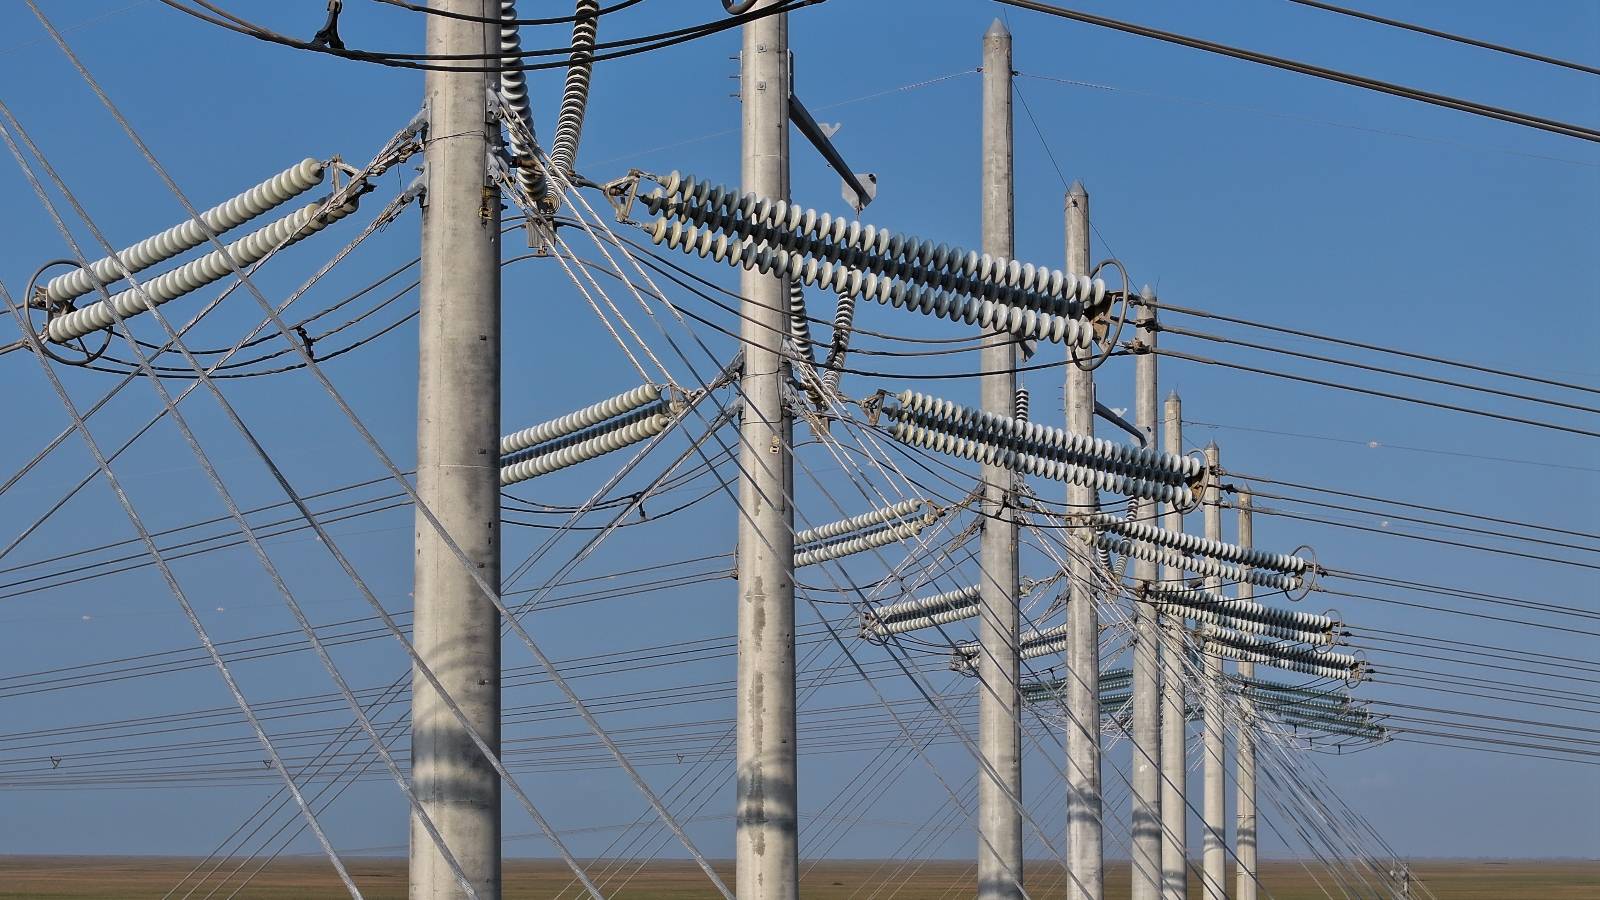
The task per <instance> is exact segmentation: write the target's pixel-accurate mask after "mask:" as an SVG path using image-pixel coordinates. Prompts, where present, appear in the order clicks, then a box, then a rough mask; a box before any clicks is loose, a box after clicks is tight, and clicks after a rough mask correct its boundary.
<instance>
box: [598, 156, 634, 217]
mask: <svg viewBox="0 0 1600 900" xmlns="http://www.w3.org/2000/svg"><path fill="white" fill-rule="evenodd" d="M644 177H645V174H644V173H643V172H642V171H640V170H638V169H629V170H628V174H626V175H624V176H622V177H621V178H618V179H616V180H615V181H608V182H606V183H605V184H603V185H601V186H600V188H601V190H602V191H603V192H604V193H605V196H606V202H607V203H610V204H611V208H612V209H614V210H616V212H617V221H618V222H623V223H626V222H630V221H632V215H633V203H634V201H635V200H637V199H639V180H640V179H641V178H644Z"/></svg>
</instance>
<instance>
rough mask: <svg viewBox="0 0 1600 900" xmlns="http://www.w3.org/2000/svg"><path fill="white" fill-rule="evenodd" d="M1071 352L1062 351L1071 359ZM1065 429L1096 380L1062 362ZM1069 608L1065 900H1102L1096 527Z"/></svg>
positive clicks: (1075, 247) (1079, 537)
mask: <svg viewBox="0 0 1600 900" xmlns="http://www.w3.org/2000/svg"><path fill="white" fill-rule="evenodd" d="M1066 207H1067V271H1069V272H1072V273H1073V274H1080V275H1086V274H1088V272H1089V193H1088V192H1087V191H1085V190H1084V189H1083V185H1082V184H1080V183H1076V182H1074V183H1073V185H1072V187H1071V189H1069V190H1068V191H1067V201H1066ZM1074 352H1075V351H1073V350H1072V349H1070V348H1069V349H1068V350H1067V353H1068V356H1069V357H1070V356H1071V355H1072V354H1073V353H1074ZM1066 401H1067V430H1068V431H1071V432H1074V433H1077V434H1086V435H1092V434H1094V375H1093V373H1092V372H1086V371H1084V370H1083V369H1080V368H1078V366H1076V365H1074V364H1073V363H1072V362H1071V361H1070V359H1069V361H1068V363H1067V384H1066ZM1098 493H1099V492H1098V491H1096V490H1095V489H1094V488H1093V487H1092V486H1089V485H1081V484H1069V485H1067V514H1068V515H1069V516H1073V517H1077V516H1083V515H1087V514H1088V513H1091V512H1094V511H1095V509H1096V507H1097V506H1098V505H1099V498H1098V496H1097V495H1098ZM1072 537H1073V541H1072V547H1073V549H1074V550H1075V551H1076V552H1075V553H1073V555H1072V557H1071V558H1070V559H1069V560H1068V561H1067V564H1068V575H1069V578H1068V602H1067V627H1068V634H1067V714H1068V716H1069V717H1070V718H1071V719H1072V722H1073V725H1071V726H1069V727H1068V729H1067V865H1068V866H1070V867H1071V871H1070V873H1069V874H1068V877H1067V896H1068V897H1069V898H1072V900H1100V897H1101V894H1102V892H1103V891H1104V888H1105V882H1104V867H1105V852H1104V835H1103V833H1102V831H1101V820H1100V615H1099V613H1098V612H1097V611H1096V610H1095V608H1094V600H1095V598H1094V591H1093V589H1092V588H1091V586H1090V585H1092V584H1093V580H1094V569H1093V567H1092V566H1091V565H1090V562H1089V559H1090V554H1091V553H1092V552H1093V550H1092V549H1091V548H1093V546H1094V529H1092V528H1089V527H1087V526H1084V525H1074V527H1073V529H1072Z"/></svg>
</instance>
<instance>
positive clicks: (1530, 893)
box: [0, 856, 1600, 900]
mask: <svg viewBox="0 0 1600 900" xmlns="http://www.w3.org/2000/svg"><path fill="white" fill-rule="evenodd" d="M347 862H348V864H349V865H350V868H351V873H352V874H353V875H354V876H355V878H356V880H357V882H358V884H359V885H360V887H361V889H362V893H363V894H364V895H365V896H366V897H368V898H371V900H400V898H404V897H405V895H406V883H405V874H406V872H405V864H404V862H403V861H401V860H395V859H358V860H349V861H347ZM193 864H194V863H193V861H192V860H183V859H171V858H150V857H70V856H61V857H0V900H23V898H28V900H90V898H94V900H101V898H106V900H112V898H115V900H147V898H149V900H155V898H160V897H162V896H163V895H165V894H166V893H167V892H168V890H170V889H171V888H172V887H173V885H175V884H176V883H177V882H178V880H179V879H180V878H182V877H183V874H184V873H185V872H187V871H189V869H190V868H191V867H192V866H193ZM600 868H601V867H596V869H595V871H596V872H598V871H599V869H600ZM720 868H723V869H724V875H723V877H724V878H726V879H728V881H729V883H730V884H731V883H732V873H731V872H728V871H726V869H727V867H726V866H721V867H720ZM895 869H896V864H893V863H890V864H884V863H880V862H876V861H843V860H841V861H830V862H826V863H822V864H820V865H818V866H817V867H816V868H815V869H813V870H811V871H810V872H809V873H808V874H807V876H806V878H805V880H804V881H803V882H802V885H801V893H802V894H803V895H804V896H805V897H807V898H819V900H844V898H847V897H851V896H856V897H861V898H865V897H867V896H868V895H871V894H873V893H874V890H875V889H876V890H877V894H876V896H878V897H880V898H887V897H888V896H889V895H890V894H893V896H894V897H895V898H896V900H936V898H943V897H962V896H969V895H970V894H971V893H972V880H971V879H972V875H971V870H970V869H969V867H968V864H966V863H960V862H932V863H925V864H923V865H922V866H921V867H920V868H917V869H916V871H914V872H913V871H911V868H910V867H907V868H906V869H905V870H904V871H901V872H900V873H899V874H898V875H894V874H893V873H894V870H895ZM1311 871H1312V872H1313V873H1315V874H1316V875H1317V876H1318V877H1320V878H1323V879H1324V880H1325V881H1326V878H1327V876H1326V874H1325V873H1324V872H1322V871H1321V870H1319V869H1317V868H1316V867H1314V866H1313V867H1312V869H1311ZM1412 871H1413V872H1414V873H1416V875H1417V877H1419V878H1421V879H1422V880H1423V881H1425V882H1426V883H1427V884H1428V886H1429V888H1430V889H1432V891H1433V892H1434V894H1436V895H1437V896H1438V897H1439V898H1440V900H1516V898H1530V900H1580V898H1581V900H1600V861H1591V862H1569V861H1509V862H1498V861H1468V860H1460V861H1457V860H1433V861H1418V862H1413V864H1412ZM1053 875H1058V871H1057V870H1055V869H1054V867H1052V866H1049V865H1048V864H1045V863H1039V864H1037V865H1035V866H1033V867H1032V868H1031V869H1030V877H1029V881H1030V882H1032V884H1031V885H1030V890H1029V893H1030V894H1031V896H1033V897H1035V898H1038V900H1046V898H1058V897H1061V896H1062V894H1063V890H1062V888H1061V885H1060V880H1059V878H1052V877H1051V876H1053ZM1108 875H1109V876H1111V877H1110V878H1109V880H1110V883H1108V884H1107V886H1106V888H1107V889H1106V900H1122V898H1125V897H1127V895H1128V874H1127V866H1126V864H1125V863H1124V864H1121V865H1115V866H1109V865H1108ZM567 882H568V875H567V873H566V870H565V868H564V867H563V866H562V865H561V864H560V863H558V862H547V861H534V860H518V861H514V862H508V863H507V864H506V889H505V897H506V898H508V900H509V898H517V900H532V898H540V897H553V896H554V895H556V894H557V893H559V892H560V890H561V888H562V887H563V886H565V885H566V884H567ZM1326 883H1327V884H1328V888H1329V893H1331V894H1332V895H1334V896H1338V895H1339V891H1338V889H1337V888H1336V887H1334V886H1333V884H1332V882H1326ZM1262 884H1263V887H1264V888H1265V890H1264V891H1263V897H1267V896H1270V897H1272V898H1274V900H1311V898H1321V897H1324V896H1327V894H1325V893H1324V892H1323V890H1322V889H1321V888H1319V887H1318V886H1317V884H1316V883H1315V882H1314V881H1313V880H1312V878H1311V876H1310V875H1308V874H1307V872H1306V870H1305V869H1303V868H1302V867H1301V866H1300V865H1299V864H1298V863H1293V862H1271V863H1267V864H1265V865H1264V866H1263V867H1262ZM863 885H865V886H866V889H865V890H860V889H861V888H862V887H863ZM885 885H887V886H885ZM235 886H237V881H235V882H233V883H232V884H230V885H229V887H228V888H227V889H226V890H222V891H218V892H217V893H216V894H215V895H214V896H217V897H223V896H227V895H229V893H230V891H231V890H232V889H233V887H235ZM958 886H959V887H958ZM897 887H898V890H896V888H897ZM953 887H956V888H957V889H956V890H951V888H953ZM206 890H209V887H208V888H207V889H206ZM858 890H859V893H857V892H858ZM947 892H948V893H947ZM179 893H180V894H181V893H182V892H179ZM204 893H206V891H204V890H203V891H200V892H198V894H197V896H198V895H203V894H204ZM606 893H607V895H608V896H612V897H616V898H618V900H680V898H689V897H709V896H715V894H714V892H713V891H711V890H710V889H709V888H708V886H707V882H706V881H705V878H704V876H702V875H701V874H700V872H699V870H698V869H696V868H694V866H693V865H691V864H688V863H679V862H671V861H667V862H657V863H654V864H653V865H652V866H651V867H650V868H649V869H648V870H646V871H644V872H640V873H638V874H637V875H636V876H634V878H633V879H632V880H631V881H630V882H629V883H628V885H627V886H626V887H625V888H623V889H621V890H615V889H614V886H607V890H606ZM236 896H237V897H239V898H253V900H271V898H283V900H338V898H341V897H346V896H348V895H347V894H346V893H345V891H344V890H343V888H342V887H341V886H340V884H339V882H338V880H337V879H336V878H335V877H334V875H333V874H332V871H331V870H330V869H329V868H328V866H327V865H326V863H324V862H322V861H321V860H316V861H312V860H307V859H291V860H283V861H280V862H277V863H275V864H273V865H272V866H270V867H268V869H267V870H266V871H265V872H263V873H262V874H261V875H260V876H259V877H257V878H256V879H255V881H254V882H252V883H251V884H250V885H249V886H248V887H246V888H245V889H244V890H243V891H241V892H240V893H238V894H237V895H236ZM566 896H568V897H573V896H574V894H572V893H571V892H570V891H569V892H568V893H567V894H566ZM1190 896H1195V897H1198V896H1200V894H1199V891H1198V886H1195V888H1194V889H1192V890H1191V894H1190ZM1415 896H1425V895H1424V894H1422V892H1421V891H1417V892H1416V894H1415Z"/></svg>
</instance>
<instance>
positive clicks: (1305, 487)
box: [1227, 472, 1600, 540]
mask: <svg viewBox="0 0 1600 900" xmlns="http://www.w3.org/2000/svg"><path fill="white" fill-rule="evenodd" d="M1227 474H1229V475H1232V476H1234V477H1235V478H1242V479H1244V480H1246V481H1259V482H1263V483H1265V484H1277V485H1282V486H1283V487H1288V488H1295V489H1297V490H1302V491H1315V492H1316V493H1319V494H1331V495H1333V496H1335V497H1350V498H1352V499H1355V500H1367V501H1370V502H1373V503H1385V504H1388V505H1390V506H1403V507H1405V508H1407V509H1420V510H1422V511H1424V512H1436V513H1443V514H1445V515H1449V516H1460V517H1461V518H1464V519H1477V520H1478V521H1480V522H1494V523H1496V524H1499V525H1512V526H1515V527H1518V528H1532V529H1536V530H1538V531H1549V532H1552V533H1555V534H1567V535H1571V536H1573V537H1582V538H1592V539H1594V540H1600V534H1596V533H1595V532H1592V531H1574V530H1572V529H1570V528H1557V527H1555V526H1553V525H1541V524H1539V523H1537V522H1524V521H1521V520H1519V519H1508V518H1505V517H1504V516H1489V515H1484V514H1483V513H1473V512H1464V511H1462V510H1459V509H1447V508H1445V507H1441V506H1427V505H1425V504H1421V503H1410V502H1407V501H1405V500H1395V499H1393V498H1390V497H1374V496H1372V495H1371V494H1358V493H1354V492H1351V491H1341V490H1336V489H1334V488H1327V487H1319V486H1317V485H1314V484H1304V483H1301V482H1295V481H1285V480H1283V479H1281V478H1268V477H1267V476H1265V475H1247V474H1245V473H1243V472H1228V473H1227ZM1252 492H1254V491H1252ZM1282 499H1285V500H1288V499H1293V498H1289V497H1284V498H1282ZM1297 502H1308V501H1297ZM1375 515H1376V513H1375ZM1451 527H1455V526H1451Z"/></svg>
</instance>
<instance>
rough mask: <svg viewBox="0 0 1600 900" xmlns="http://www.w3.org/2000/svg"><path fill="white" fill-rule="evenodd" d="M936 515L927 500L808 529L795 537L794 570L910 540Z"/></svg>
mask: <svg viewBox="0 0 1600 900" xmlns="http://www.w3.org/2000/svg"><path fill="white" fill-rule="evenodd" d="M939 515H940V510H939V508H938V507H936V506H934V505H933V504H931V503H929V502H927V501H926V500H903V501H901V502H899V503H895V504H891V505H889V506H886V507H881V508H878V509H872V510H868V511H867V512H864V513H861V514H860V515H856V516H851V517H849V518H846V519H841V520H839V521H837V522H829V523H827V524H825V525H819V526H817V527H816V528H808V529H806V530H804V531H800V532H797V533H796V534H795V539H794V564H795V567H796V568H799V567H801V566H810V565H815V564H817V563H821V562H827V561H829V560H834V559H843V558H844V557H846V556H853V555H855V554H857V553H865V552H867V551H868V550H876V549H878V548H879V547H887V546H889V545H890V544H897V543H899V542H901V541H905V540H910V539H911V538H914V537H916V536H917V535H919V534H921V533H922V531H923V530H924V529H925V528H927V527H928V526H929V525H932V524H933V523H934V522H935V521H937V520H938V518H939Z"/></svg>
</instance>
